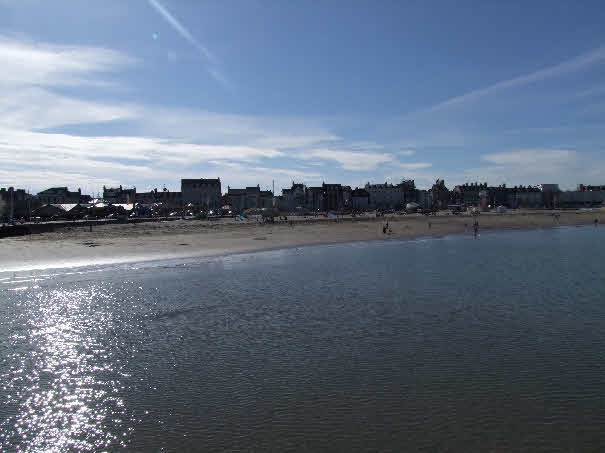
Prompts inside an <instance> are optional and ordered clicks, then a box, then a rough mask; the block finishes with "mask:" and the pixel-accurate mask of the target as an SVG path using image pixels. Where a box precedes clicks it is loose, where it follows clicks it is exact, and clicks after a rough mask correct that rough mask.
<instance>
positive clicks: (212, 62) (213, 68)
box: [148, 0, 232, 89]
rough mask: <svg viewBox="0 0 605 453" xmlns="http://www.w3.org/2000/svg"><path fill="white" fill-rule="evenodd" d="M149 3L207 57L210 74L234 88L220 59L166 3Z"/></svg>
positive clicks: (150, 1)
mask: <svg viewBox="0 0 605 453" xmlns="http://www.w3.org/2000/svg"><path fill="white" fill-rule="evenodd" d="M148 1H149V4H150V5H151V6H152V7H153V8H154V9H155V10H156V11H157V12H158V13H159V14H160V15H161V16H162V17H163V18H164V19H165V20H166V22H168V23H169V24H170V26H172V28H174V29H175V30H176V32H177V33H178V34H179V35H181V37H182V38H183V39H185V40H186V41H187V42H189V44H191V45H192V46H193V47H195V49H196V50H197V51H198V52H199V53H200V54H201V55H202V56H203V57H204V58H205V59H206V62H207V63H208V67H207V68H206V70H207V71H208V74H210V75H211V76H212V77H213V78H214V79H215V80H216V81H218V82H219V83H220V84H221V85H223V86H224V87H226V88H230V89H231V88H232V86H231V83H230V82H229V80H228V79H227V78H226V77H225V75H224V74H223V73H222V72H221V71H220V70H219V68H218V61H217V59H216V57H215V56H214V55H213V54H212V52H210V51H209V50H208V48H207V47H206V46H205V45H203V44H202V43H201V42H200V41H199V40H198V39H196V38H195V36H193V35H192V34H191V32H190V31H189V30H187V28H185V26H184V25H183V24H182V23H181V22H180V21H179V20H178V19H177V18H176V17H174V16H173V15H172V14H171V13H170V11H168V10H167V9H166V7H165V6H164V5H162V4H161V3H160V2H159V1H158V0H148Z"/></svg>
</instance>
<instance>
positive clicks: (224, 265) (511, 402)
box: [0, 227, 605, 452]
mask: <svg viewBox="0 0 605 453" xmlns="http://www.w3.org/2000/svg"><path fill="white" fill-rule="evenodd" d="M604 258H605V228H594V227H580V228H559V229H547V230H535V231H506V232H494V233H487V234H482V235H480V236H479V237H478V238H477V239H474V238H473V237H472V235H468V236H465V235H458V236H448V237H445V238H439V239H424V240H414V241H398V240H392V241H383V242H366V243H353V244H341V245H330V246H312V247H302V248H295V249H287V250H279V251H269V252H262V253H254V254H243V255H235V256H227V257H221V258H212V259H198V260H188V261H166V262H154V263H147V264H136V265H120V266H105V267H101V268H96V267H89V268H79V269H69V270H65V269H63V270H61V271H53V270H51V269H48V270H44V271H40V270H38V271H28V272H20V273H18V274H13V273H10V274H7V273H3V274H0V385H1V387H0V449H1V450H2V451H17V450H18V451H32V452H33V451H43V450H46V451H66V450H79V451H87V450H90V451H93V450H94V451H102V450H107V451H115V450H119V449H125V450H134V451H158V450H163V451H188V450H199V451H210V452H211V451H278V452H286V451H342V452H350V451H393V452H399V451H427V452H433V451H453V452H472V451H496V452H501V451H532V452H534V451H604V450H605V259H604Z"/></svg>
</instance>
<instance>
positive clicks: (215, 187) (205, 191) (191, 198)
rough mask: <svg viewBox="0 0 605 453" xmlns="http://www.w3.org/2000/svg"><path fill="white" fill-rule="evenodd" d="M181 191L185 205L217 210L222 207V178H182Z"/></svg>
mask: <svg viewBox="0 0 605 453" xmlns="http://www.w3.org/2000/svg"><path fill="white" fill-rule="evenodd" d="M181 193H182V197H183V204H184V205H191V206H193V207H195V208H198V209H201V210H215V209H218V208H220V207H221V197H222V192H221V179H220V178H216V179H204V178H201V179H181Z"/></svg>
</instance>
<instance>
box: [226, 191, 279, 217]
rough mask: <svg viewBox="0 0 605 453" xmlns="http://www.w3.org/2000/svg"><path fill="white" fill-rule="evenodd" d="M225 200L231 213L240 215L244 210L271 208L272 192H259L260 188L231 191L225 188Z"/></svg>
mask: <svg viewBox="0 0 605 453" xmlns="http://www.w3.org/2000/svg"><path fill="white" fill-rule="evenodd" d="M227 200H228V202H229V203H230V205H231V209H232V210H233V212H235V213H238V214H241V213H243V212H244V211H245V210H246V209H254V208H272V207H273V192H271V191H270V190H260V186H259V185H257V186H256V187H246V188H245V189H232V188H231V187H229V186H227Z"/></svg>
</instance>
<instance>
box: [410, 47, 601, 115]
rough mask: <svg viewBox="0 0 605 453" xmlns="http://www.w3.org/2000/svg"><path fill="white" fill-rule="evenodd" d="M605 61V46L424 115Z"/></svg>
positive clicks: (448, 102) (440, 105) (464, 96)
mask: <svg viewBox="0 0 605 453" xmlns="http://www.w3.org/2000/svg"><path fill="white" fill-rule="evenodd" d="M603 60H605V46H601V47H598V48H596V49H593V50H591V51H589V52H586V53H583V54H581V55H578V56H576V57H574V58H571V59H569V60H565V61H563V62H561V63H558V64H556V65H553V66H549V67H547V68H544V69H540V70H538V71H535V72H532V73H529V74H525V75H522V76H519V77H514V78H512V79H509V80H503V81H501V82H498V83H495V84H493V85H490V86H488V87H485V88H480V89H477V90H473V91H470V92H468V93H465V94H462V95H460V96H455V97H453V98H450V99H448V100H446V101H443V102H440V103H438V104H436V105H434V106H432V107H429V108H427V109H425V110H423V111H422V112H423V113H427V112H436V111H439V110H443V109H446V108H448V107H453V106H457V105H462V104H465V103H468V102H472V101H476V100H478V99H480V98H482V97H484V96H488V95H490V94H494V93H497V92H499V91H503V90H506V89H509V88H514V87H520V86H524V85H529V84H531V83H534V82H538V81H541V80H546V79H551V78H554V77H560V76H564V75H567V74H571V73H573V72H577V71H581V70H583V69H586V68H588V67H590V66H592V65H594V64H596V63H599V62H601V61H603Z"/></svg>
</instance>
